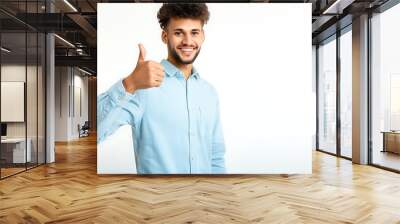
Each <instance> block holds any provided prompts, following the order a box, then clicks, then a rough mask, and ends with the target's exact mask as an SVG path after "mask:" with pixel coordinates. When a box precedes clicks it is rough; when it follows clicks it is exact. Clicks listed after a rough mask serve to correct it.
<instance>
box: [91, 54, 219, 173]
mask: <svg viewBox="0 0 400 224" xmlns="http://www.w3.org/2000/svg"><path fill="white" fill-rule="evenodd" d="M161 64H162V65H163V67H164V71H165V76H164V80H163V82H162V84H161V86H160V87H155V88H149V89H140V90H137V91H135V92H134V93H133V94H131V93H128V92H126V91H125V88H124V86H123V84H122V80H120V81H118V82H117V83H115V84H114V85H113V86H112V87H111V88H110V89H109V90H108V91H106V92H105V93H103V94H101V95H100V96H99V97H98V99H97V104H98V105H97V107H98V108H97V113H98V127H99V128H98V142H100V141H102V140H104V139H105V138H106V137H107V136H109V135H111V134H112V133H113V132H114V131H115V130H117V129H118V128H119V127H120V126H122V125H125V124H129V125H131V126H132V133H134V136H133V143H134V148H135V158H136V167H137V172H138V173H139V174H191V173H193V174H201V173H206V174H209V173H225V158H224V156H225V144H224V138H223V134H222V126H221V121H220V115H219V114H220V113H219V103H218V96H217V92H216V90H215V89H214V88H213V87H212V86H211V85H210V84H209V83H208V82H206V81H205V80H203V79H202V78H200V76H199V74H198V72H197V71H196V70H195V69H194V68H193V69H192V74H191V75H190V76H189V78H188V79H187V80H185V78H184V76H183V73H182V72H181V71H180V70H179V69H178V68H176V67H175V66H174V65H173V64H171V63H170V62H169V61H167V60H162V61H161ZM116 153H117V151H116Z"/></svg>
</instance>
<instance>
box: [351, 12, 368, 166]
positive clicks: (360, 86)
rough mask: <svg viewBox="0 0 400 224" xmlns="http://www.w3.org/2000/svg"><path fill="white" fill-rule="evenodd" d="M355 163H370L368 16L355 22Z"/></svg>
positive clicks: (353, 132)
mask: <svg viewBox="0 0 400 224" xmlns="http://www.w3.org/2000/svg"><path fill="white" fill-rule="evenodd" d="M352 27H353V35H352V37H353V40H352V44H353V59H352V61H353V80H352V81H353V84H352V85H353V102H352V104H353V114H352V115H353V118H352V119H353V124H352V125H353V130H352V135H353V136H352V145H353V153H352V157H353V162H354V163H358V164H367V163H368V82H367V81H368V15H361V16H360V17H358V18H355V19H354V20H353V25H352Z"/></svg>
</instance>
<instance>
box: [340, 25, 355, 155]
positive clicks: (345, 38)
mask: <svg viewBox="0 0 400 224" xmlns="http://www.w3.org/2000/svg"><path fill="white" fill-rule="evenodd" d="M348 29H349V30H346V31H347V32H345V33H343V34H342V35H341V36H340V154H341V156H344V157H347V158H351V157H352V148H351V147H352V74H353V72H352V49H351V48H352V34H351V26H350V27H348Z"/></svg>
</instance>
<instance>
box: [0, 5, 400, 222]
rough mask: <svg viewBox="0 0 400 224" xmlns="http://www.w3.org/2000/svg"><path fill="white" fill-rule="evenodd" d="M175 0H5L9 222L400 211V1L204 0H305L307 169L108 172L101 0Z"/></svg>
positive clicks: (358, 218) (3, 192) (4, 159)
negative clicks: (102, 149) (102, 155)
mask: <svg viewBox="0 0 400 224" xmlns="http://www.w3.org/2000/svg"><path fill="white" fill-rule="evenodd" d="M167 2H169V3H171V2H170V1H152V0H144V1H141V0H139V1H138V0H135V1H134V0H123V1H118V0H1V1H0V82H1V85H0V111H1V113H0V123H1V144H0V201H1V203H0V223H115V222H120V223H385V224H386V223H400V213H399V211H400V200H398V198H400V176H399V175H400V63H399V62H398V59H399V58H400V41H399V40H400V32H399V29H398V24H400V2H399V1H398V0H293V1H285V0H254V1H253V0H246V1H241V0H238V1H229V2H230V3H228V2H224V3H222V2H223V1H212V0H210V1H196V2H197V3H200V2H206V4H215V3H218V4H226V7H229V5H230V4H237V3H242V4H255V5H258V4H282V6H288V5H290V6H291V7H295V6H296V4H308V5H309V6H310V8H311V15H310V18H311V21H310V25H311V34H310V36H311V40H312V41H311V42H312V43H310V45H311V46H309V47H310V49H311V51H310V52H312V65H311V66H312V72H311V73H310V74H309V75H310V77H312V102H313V103H312V111H315V113H314V115H315V116H314V117H313V122H312V123H311V124H309V125H310V126H312V127H313V129H315V131H314V132H313V139H312V147H311V148H310V154H312V167H311V169H312V173H311V174H288V173H279V174H233V175H230V174H229V175H227V174H220V175H184V174H182V175H140V174H139V175H137V174H135V175H133V174H118V175H116V174H99V173H98V160H99V157H98V155H97V150H98V148H97V146H98V133H99V132H100V131H99V129H100V128H99V129H98V127H99V126H100V124H98V123H97V122H98V119H97V110H98V105H97V101H98V95H99V93H98V91H97V85H98V84H97V81H98V80H97V79H98V78H97V75H98V73H99V71H98V66H97V65H98V58H97V47H98V41H99V39H101V36H98V33H97V31H98V29H99V28H100V26H99V24H98V14H97V13H98V7H99V4H104V3H106V4H107V3H112V4H120V3H130V4H141V3H145V4H152V3H167ZM233 2H235V3H233ZM240 16H245V14H243V15H240ZM211 18H212V16H211ZM142 19H143V18H138V20H139V21H140V20H142ZM155 21H156V20H155ZM274 23H280V21H274ZM120 25H121V24H120ZM126 29H130V27H126ZM235 32H242V31H241V30H233V31H232V35H233V34H234V33H235ZM293 32H294V31H293ZM248 35H254V33H253V31H252V32H249V33H248ZM226 38H229V36H227V37H226ZM115 41H116V42H117V41H118V40H115ZM135 44H136V43H133V44H132V45H133V46H136V45H135ZM124 47H125V46H124ZM129 47H131V46H129ZM126 48H128V46H126ZM287 50H288V49H285V46H282V52H288V51H287ZM100 53H103V54H104V52H99V54H100ZM228 53H230V52H228ZM150 55H151V53H150ZM115 57H120V55H118V54H116V55H115ZM135 57H137V55H136V56H135ZM132 61H134V62H135V63H134V64H136V58H133V59H132ZM292 64H293V62H287V65H288V66H291V65H292ZM132 66H133V65H132ZM200 77H201V76H200ZM310 80H311V79H310ZM121 86H122V87H121V89H122V90H124V88H125V87H124V86H123V85H122V84H121ZM125 90H127V89H126V88H125ZM288 92H289V90H288ZM124 93H125V92H124ZM277 100H279V98H278V97H277ZM293 111H294V112H296V110H295V108H294V109H293ZM200 113H201V112H200ZM129 128H130V127H129ZM250 131H251V130H250ZM239 137H240V136H239ZM310 142H311V140H310ZM122 143H124V142H122ZM110 148H111V149H112V150H114V151H112V152H110V153H120V151H118V147H114V148H112V147H110ZM293 150H296V149H295V148H294V149H293ZM113 162H115V163H116V164H118V162H119V161H113ZM277 162H279V161H277Z"/></svg>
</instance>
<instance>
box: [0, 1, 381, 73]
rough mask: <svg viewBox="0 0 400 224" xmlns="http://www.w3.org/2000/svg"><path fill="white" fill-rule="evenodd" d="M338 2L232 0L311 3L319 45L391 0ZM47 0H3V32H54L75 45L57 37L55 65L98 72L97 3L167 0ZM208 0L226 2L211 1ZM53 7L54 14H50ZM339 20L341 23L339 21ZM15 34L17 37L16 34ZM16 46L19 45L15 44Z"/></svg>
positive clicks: (0, 8) (0, 12)
mask: <svg viewBox="0 0 400 224" xmlns="http://www.w3.org/2000/svg"><path fill="white" fill-rule="evenodd" d="M336 1H337V0H251V1H241V0H231V1H229V2H253V3H255V2H257V3H262V2H268V3H311V4H312V13H313V14H312V21H311V22H312V37H313V43H314V44H316V43H318V42H320V41H321V40H323V39H324V38H327V37H329V36H330V35H332V34H334V33H335V32H336V29H337V28H341V27H344V26H346V25H349V24H351V20H352V17H353V16H357V15H359V14H360V13H363V12H365V11H368V10H373V9H374V8H377V7H379V6H380V5H382V4H384V3H385V2H387V1H388V0H339V1H338V3H335V2H336ZM47 2H48V5H47V9H46V1H45V0H39V1H37V0H34V1H29V0H28V1H25V0H24V1H21V0H20V1H18V0H1V2H0V22H1V28H2V31H3V32H11V33H16V32H19V31H21V30H25V28H30V29H31V30H37V31H39V32H44V31H46V32H55V33H56V34H57V35H58V36H59V37H61V38H62V39H64V40H67V41H68V42H69V43H72V45H73V47H72V46H71V45H70V44H68V43H66V42H65V41H63V40H62V39H61V38H56V42H55V43H56V65H71V66H81V67H86V68H87V69H89V70H91V71H93V72H94V73H95V72H96V57H97V50H96V49H97V47H96V45H97V43H96V42H97V32H96V30H97V3H111V2H112V3H122V2H124V3H126V2H132V3H133V2H165V1H157V0H155V1H149V0H148V1H133V0H119V1H118V0H47ZM175 2H177V1H175ZM182 2H187V1H182ZM199 2H201V1H199ZM207 2H210V3H212V2H226V1H222V0H215V1H213V0H209V1H207ZM50 8H51V11H52V13H49V11H50ZM26 12H27V13H26ZM339 20H340V21H341V22H339V23H338V21H339ZM338 24H339V25H338ZM9 35H11V34H9ZM15 35H16V36H18V35H17V34H15ZM11 36H12V35H11ZM11 36H10V37H8V36H7V38H11V39H12V40H14V41H21V40H20V38H19V37H16V38H12V37H11ZM20 44H23V43H20ZM16 45H18V44H17V43H16ZM28 51H29V50H28Z"/></svg>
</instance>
